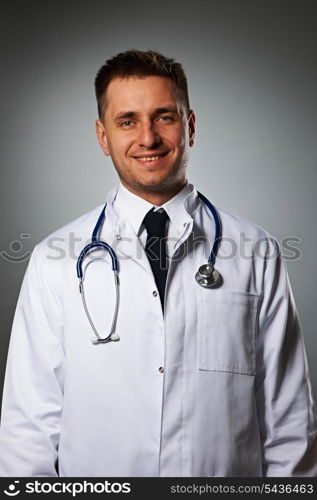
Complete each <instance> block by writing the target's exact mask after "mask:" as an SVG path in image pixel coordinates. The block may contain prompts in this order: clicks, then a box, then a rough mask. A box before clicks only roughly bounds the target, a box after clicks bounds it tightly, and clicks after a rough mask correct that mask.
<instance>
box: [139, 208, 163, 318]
mask: <svg viewBox="0 0 317 500" xmlns="http://www.w3.org/2000/svg"><path fill="white" fill-rule="evenodd" d="M167 221H168V215H167V213H166V212H165V210H163V209H160V210H158V211H157V212H154V211H153V208H152V209H151V210H150V211H149V212H148V213H147V214H146V216H145V217H144V220H143V223H144V225H145V228H146V230H147V239H146V245H145V252H146V255H147V257H148V259H149V262H150V264H151V268H152V271H153V274H154V278H155V282H156V286H157V288H158V291H159V294H160V299H161V304H162V308H163V310H164V294H165V284H166V276H167V269H168V259H167V254H166V238H165V236H166V223H167Z"/></svg>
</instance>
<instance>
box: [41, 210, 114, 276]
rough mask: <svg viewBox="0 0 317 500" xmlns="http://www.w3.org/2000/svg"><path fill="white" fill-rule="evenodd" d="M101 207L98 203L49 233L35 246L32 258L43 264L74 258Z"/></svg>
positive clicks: (87, 239)
mask: <svg viewBox="0 0 317 500" xmlns="http://www.w3.org/2000/svg"><path fill="white" fill-rule="evenodd" d="M103 208H104V205H99V206H97V207H95V208H94V209H92V210H90V211H89V212H86V213H85V214H83V215H81V216H79V217H77V218H76V219H74V220H72V221H70V222H68V223H67V224H65V225H64V226H62V227H60V228H58V229H56V230H55V231H53V232H52V233H50V234H49V235H48V236H46V237H45V238H44V239H43V240H41V241H40V242H39V243H38V244H37V245H36V246H35V248H34V250H33V254H32V259H33V260H36V261H38V262H39V261H43V262H45V265H47V264H48V263H49V262H50V263H51V264H53V263H54V262H56V261H61V260H62V261H67V260H69V258H70V259H74V258H75V257H76V255H77V253H78V249H81V248H83V247H84V246H85V245H86V244H87V243H88V242H89V240H90V238H91V235H92V232H93V229H94V227H95V225H96V222H97V220H98V217H99V215H100V213H101V211H102V210H103ZM53 267H55V266H53Z"/></svg>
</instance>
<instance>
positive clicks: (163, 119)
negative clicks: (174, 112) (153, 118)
mask: <svg viewBox="0 0 317 500" xmlns="http://www.w3.org/2000/svg"><path fill="white" fill-rule="evenodd" d="M158 120H161V121H163V122H168V121H173V117H172V116H170V115H162V116H159V118H158Z"/></svg>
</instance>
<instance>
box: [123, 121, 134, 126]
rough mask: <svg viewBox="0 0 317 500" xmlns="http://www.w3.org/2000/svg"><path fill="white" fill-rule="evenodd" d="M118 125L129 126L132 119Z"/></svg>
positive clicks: (131, 123)
mask: <svg viewBox="0 0 317 500" xmlns="http://www.w3.org/2000/svg"><path fill="white" fill-rule="evenodd" d="M120 125H121V127H131V126H132V125H133V121H132V120H125V121H124V122H122V123H121V124H120Z"/></svg>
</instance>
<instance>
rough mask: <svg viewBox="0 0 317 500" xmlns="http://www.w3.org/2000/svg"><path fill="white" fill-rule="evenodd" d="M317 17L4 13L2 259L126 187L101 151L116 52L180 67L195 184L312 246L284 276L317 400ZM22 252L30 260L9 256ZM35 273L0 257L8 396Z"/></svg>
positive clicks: (51, 9)
mask: <svg viewBox="0 0 317 500" xmlns="http://www.w3.org/2000/svg"><path fill="white" fill-rule="evenodd" d="M315 5H316V2H315V1H309V0H299V1H293V2H291V1H279V0H275V1H270V0H218V1H216V0H215V1H213V0H209V1H203V0H196V1H194V2H184V0H182V1H178V0H177V1H173V0H170V1H168V2H167V1H159V2H149V1H147V2H140V1H133V2H116V1H114V0H110V1H102V2H96V1H89V2H88V1H87V2H79V1H78V0H77V1H63V2H62V1H57V2H56V1H55V2H49V1H45V2H43V1H42V2H37V1H32V0H29V1H27V2H26V1H25V2H24V1H21V2H19V3H18V2H10V3H9V2H8V1H5V2H2V7H1V9H2V12H1V26H0V28H1V29H0V38H1V39H0V52H1V70H2V71H1V79H0V89H1V93H0V97H1V134H0V142H1V162H0V164H1V196H0V204H1V206H0V210H1V241H0V250H1V252H7V253H8V254H9V255H10V256H11V257H10V258H11V259H17V258H18V257H22V256H23V255H25V254H26V252H28V251H30V250H32V248H33V246H34V245H35V244H36V243H37V242H38V241H39V240H41V239H42V238H43V237H45V236H46V235H47V234H48V233H49V232H51V231H52V230H54V229H56V228H57V227H59V226H61V225H63V224H64V223H66V222H68V221H69V220H71V219H72V218H75V217H77V216H78V215H80V214H82V213H84V212H85V211H87V210H89V209H91V208H93V207H94V206H96V205H98V204H100V203H103V202H104V200H105V197H106V194H107V192H108V191H109V189H110V188H111V187H113V186H114V185H115V184H116V183H117V178H116V175H115V172H114V169H113V167H112V165H111V162H110V161H109V160H107V159H105V158H104V157H103V155H102V153H101V152H100V151H99V147H98V145H97V141H96V138H95V132H94V121H95V118H96V106H95V100H94V93H93V80H94V76H95V73H96V71H97V69H98V68H99V67H100V66H101V65H102V64H103V62H104V61H105V59H107V58H109V57H111V56H112V55H114V54H116V53H117V52H118V51H121V50H125V49H127V48H138V49H148V48H154V49H158V50H160V51H162V52H163V53H165V54H166V55H169V56H172V57H175V58H176V59H178V60H179V61H180V62H181V63H183V65H184V67H185V70H186V72H187V76H188V80H189V85H190V98H191V104H192V107H193V108H194V109H195V110H196V114H197V141H196V146H195V148H194V149H193V150H192V153H191V162H190V168H189V179H190V180H191V181H192V182H194V183H195V184H196V186H197V188H199V189H200V190H201V191H202V192H203V193H205V194H206V195H207V196H208V197H209V198H210V199H211V200H212V201H213V202H214V203H215V204H216V205H218V206H220V207H222V208H225V209H227V210H231V211H234V212H236V213H238V214H240V215H243V216H245V217H247V218H248V219H251V220H253V221H255V222H257V223H258V224H260V225H261V226H263V227H265V228H266V229H267V230H268V231H269V232H270V233H272V234H274V235H275V236H276V237H277V238H278V239H279V240H281V239H282V238H284V237H286V236H295V237H298V238H301V240H302V241H301V243H300V245H299V248H300V250H301V252H302V256H301V258H300V259H299V260H296V261H289V262H288V270H289V275H290V280H291V283H292V287H293V292H294V295H295V300H296V303H297V307H298V311H299V314H300V318H301V323H302V327H303V332H304V337H305V342H306V348H307V353H308V360H309V364H310V370H311V376H312V382H313V388H314V392H315V397H316V396H317V368H316V365H317V364H316V355H317V342H316V315H315V312H316V249H317V241H316V240H317V238H316V220H315V219H316V196H315V194H316V156H317V155H316V147H317V146H316V144H317V141H316V111H317V109H316V108H317V106H316V83H317V81H316V80H317V79H316V52H317V50H316V42H317V34H316V32H317V30H316V8H315ZM22 234H30V238H29V239H26V238H22V237H21V235H22ZM14 241H16V242H17V241H18V242H20V243H21V244H22V245H23V246H22V248H21V249H19V247H18V244H17V243H15V244H13V247H12V248H10V244H12V242H14ZM26 265H27V260H24V262H22V263H17V262H14V263H13V262H8V261H7V260H6V259H5V258H4V256H3V253H1V255H0V271H1V281H0V283H1V301H0V307H1V337H0V338H1V353H0V382H2V378H3V375H4V367H5V360H6V354H7V347H8V341H9V335H10V327H11V322H12V318H13V314H14V308H15V303H16V300H17V297H18V293H19V288H20V285H21V281H22V277H23V274H24V272H25V269H26ZM1 386H2V383H1Z"/></svg>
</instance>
